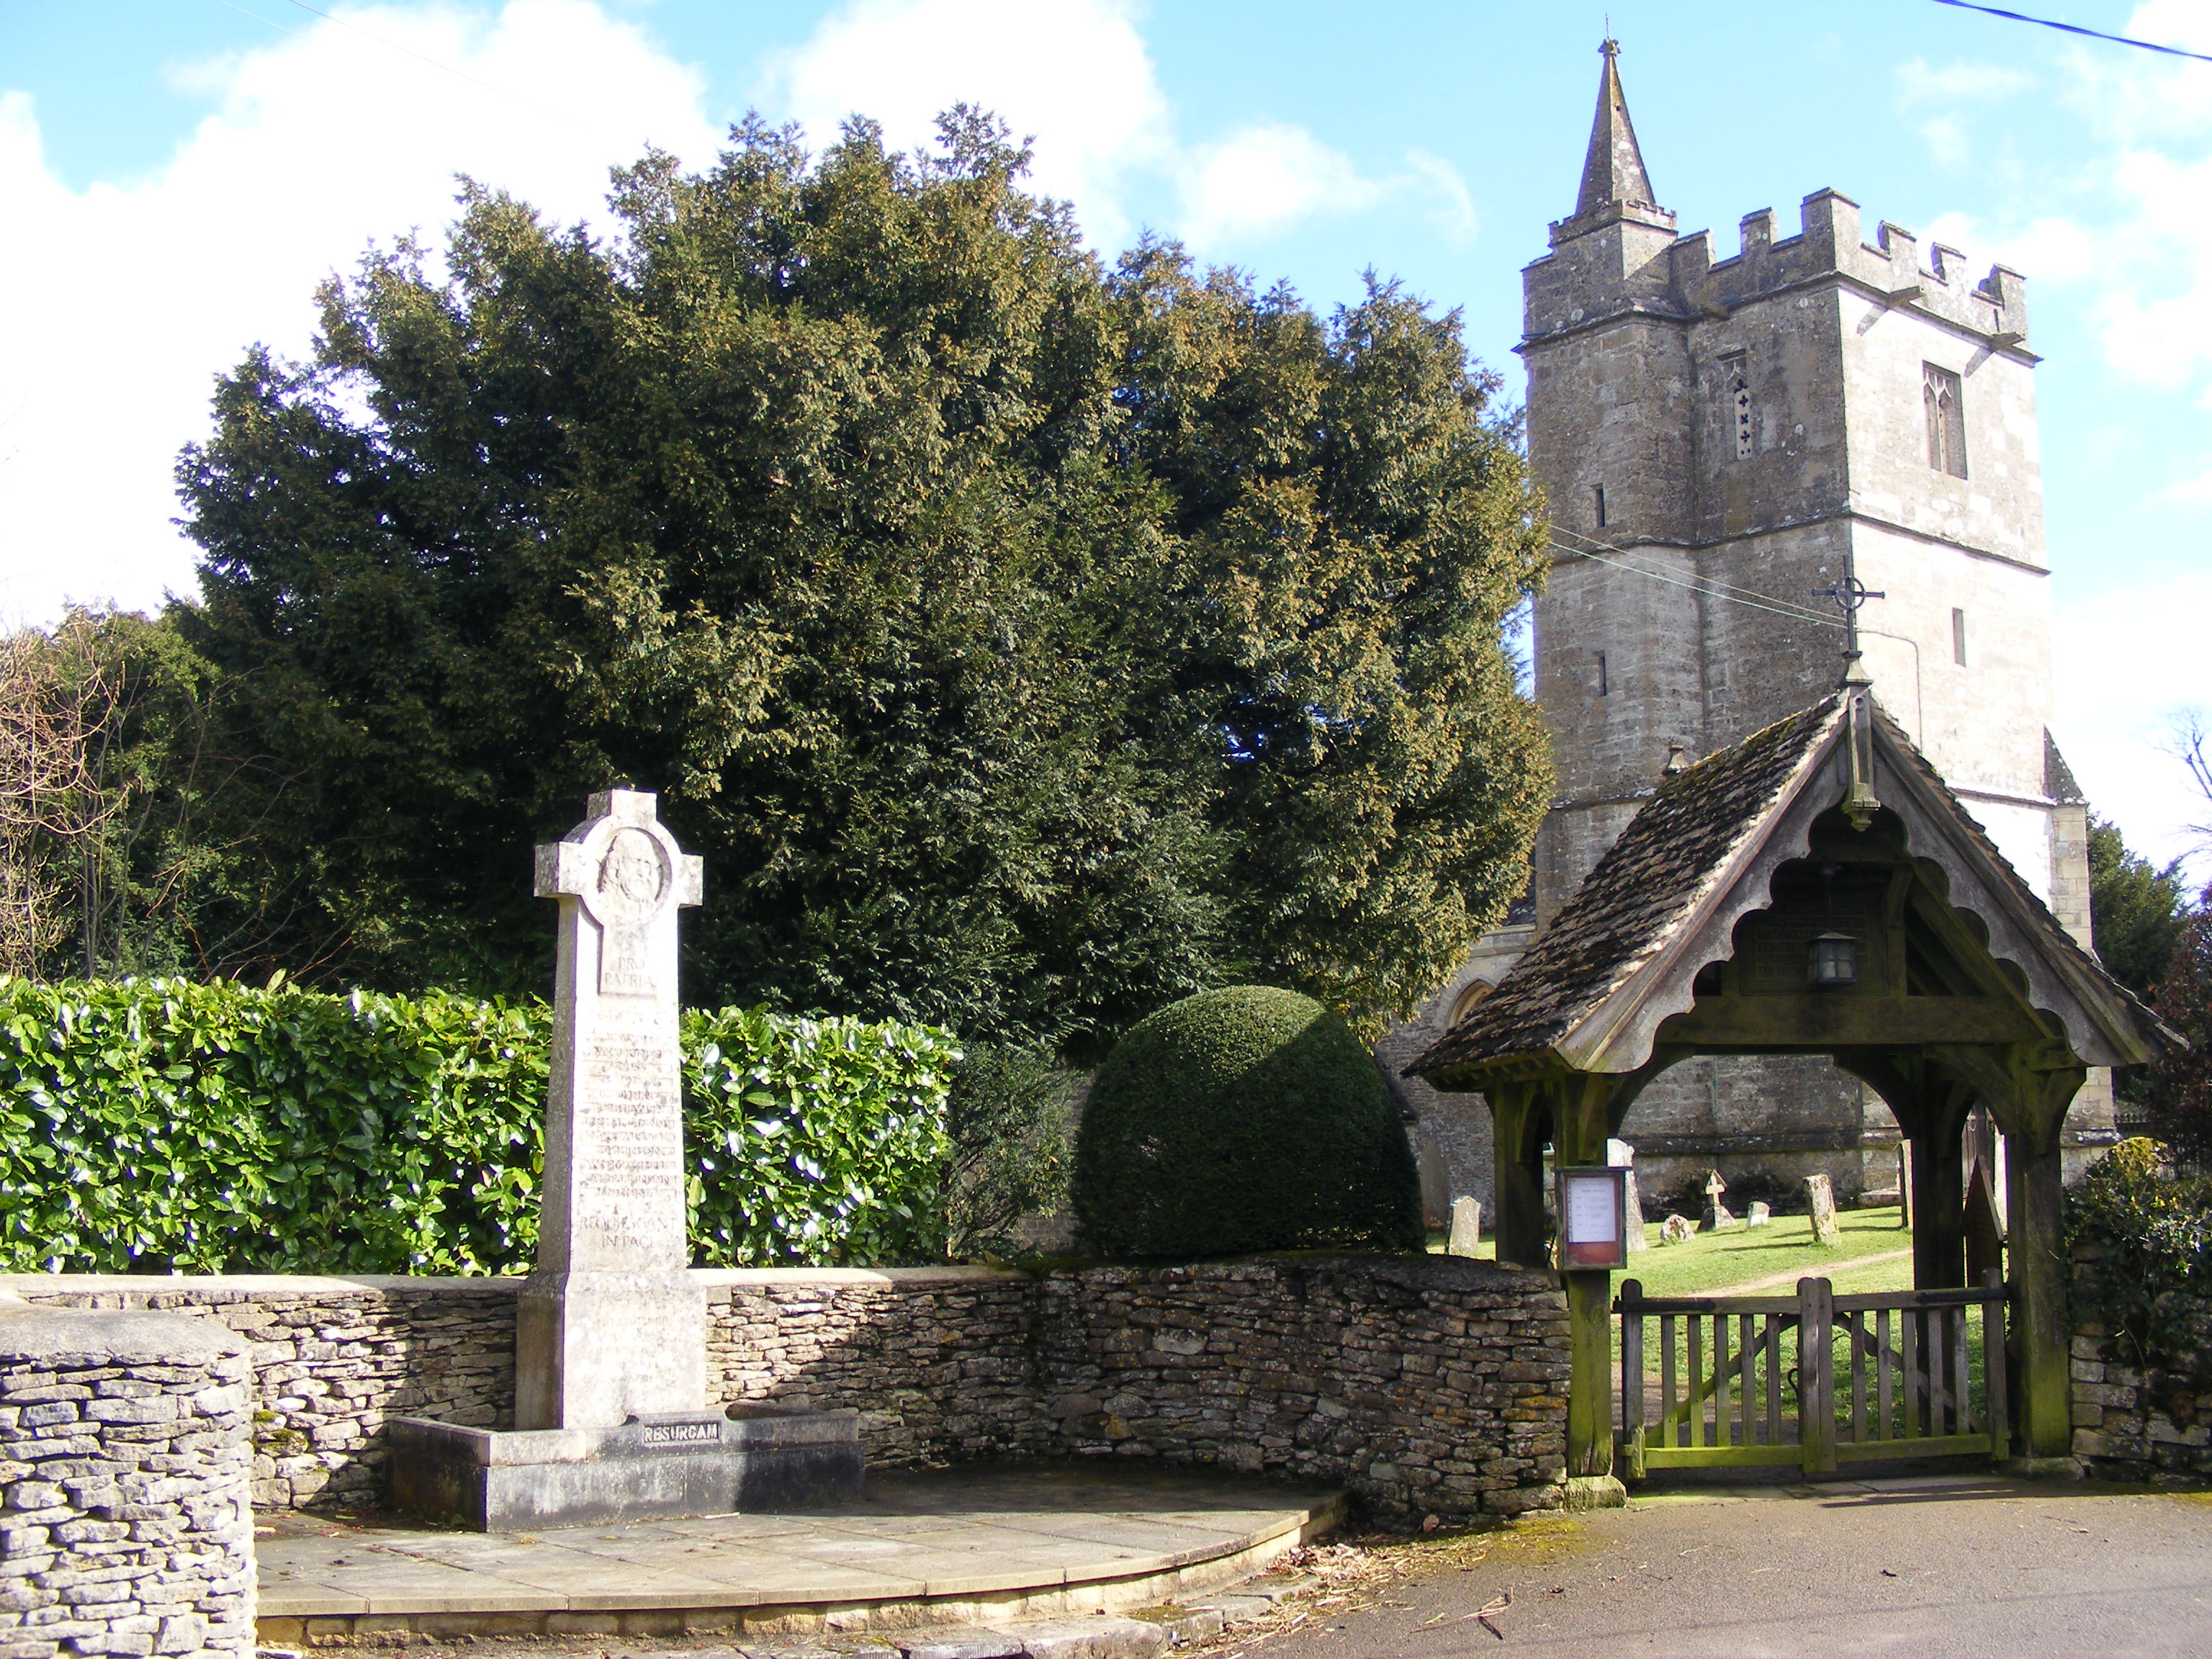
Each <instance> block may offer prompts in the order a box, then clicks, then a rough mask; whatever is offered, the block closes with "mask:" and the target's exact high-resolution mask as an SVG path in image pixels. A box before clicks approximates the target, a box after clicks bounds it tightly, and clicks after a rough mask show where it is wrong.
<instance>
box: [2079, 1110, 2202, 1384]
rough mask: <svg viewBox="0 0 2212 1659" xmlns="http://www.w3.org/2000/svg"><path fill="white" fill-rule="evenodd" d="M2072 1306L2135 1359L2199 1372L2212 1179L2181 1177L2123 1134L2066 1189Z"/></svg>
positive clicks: (2152, 1150)
mask: <svg viewBox="0 0 2212 1659" xmlns="http://www.w3.org/2000/svg"><path fill="white" fill-rule="evenodd" d="M2066 1236H2067V1246H2068V1253H2069V1255H2070V1256H2071V1258H2072V1261H2073V1264H2074V1286H2073V1296H2074V1304H2075V1306H2074V1313H2075V1317H2077V1318H2093V1319H2097V1320H2100V1321H2101V1322H2103V1323H2104V1324H2105V1326H2106V1328H2108V1329H2110V1330H2112V1332H2113V1333H2114V1334H2117V1335H2118V1337H2119V1338H2120V1339H2121V1340H2122V1341H2123V1342H2124V1343H2125V1344H2126V1345H2127V1346H2128V1347H2129V1348H2130V1351H2131V1352H2132V1354H2133V1357H2134V1358H2135V1359H2136V1362H2137V1363H2139V1364H2145V1365H2151V1366H2170V1365H2172V1364H2187V1365H2188V1366H2190V1367H2191V1368H2192V1369H2197V1370H2202V1369H2203V1367H2204V1366H2205V1365H2206V1364H2207V1356H2206V1355H2205V1353H2204V1352H2203V1349H2202V1339H2203V1332H2202V1329H2201V1325H2202V1321H2203V1309H2204V1308H2205V1307H2206V1306H2207V1305H2208V1304H2212V1176H2203V1175H2197V1176H2174V1175H2172V1173H2171V1172H2169V1171H2168V1170H2165V1169H2163V1168H2161V1167H2160V1156H2159V1149H2158V1148H2157V1147H2156V1146H2154V1145H2153V1144H2152V1143H2151V1142H2149V1141H2148V1140H2141V1139H2138V1140H2124V1141H2122V1142H2121V1143H2120V1144H2119V1145H2118V1146H2115V1147H2114V1148H2113V1149H2112V1151H2111V1152H2108V1153H2107V1154H2106V1156H2104V1157H2103V1158H2099V1159H2098V1160H2097V1161H2096V1162H2095V1163H2094V1164H2091V1165H2090V1166H2089V1168H2088V1170H2087V1173H2086V1174H2085V1175H2084V1176H2083V1177H2082V1180H2081V1184H2080V1185H2078V1186H2076V1187H2075V1188H2071V1189H2070V1190H2069V1192H2068V1193H2067V1194H2066Z"/></svg>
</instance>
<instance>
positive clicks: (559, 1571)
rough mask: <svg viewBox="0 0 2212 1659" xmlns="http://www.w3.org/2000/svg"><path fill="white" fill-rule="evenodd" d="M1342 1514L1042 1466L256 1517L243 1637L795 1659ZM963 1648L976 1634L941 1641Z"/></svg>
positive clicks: (1309, 1498)
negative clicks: (351, 1633)
mask: <svg viewBox="0 0 2212 1659" xmlns="http://www.w3.org/2000/svg"><path fill="white" fill-rule="evenodd" d="M1342 1508H1343V1504H1342V1498H1341V1496H1340V1494H1338V1493H1335V1492H1329V1491H1327V1490H1325V1489H1321V1488H1316V1487H1313V1486H1299V1485H1292V1484H1289V1483H1278V1482H1272V1481H1261V1480H1251V1479H1247V1478H1243V1477H1239V1476H1225V1475H1221V1474H1215V1473H1212V1472H1209V1471H1198V1470H1184V1469H1162V1468H1139V1469H1132V1468H1127V1467H1123V1466H1092V1465H1078V1466H1075V1467H1073V1468H1070V1467H1067V1466H1063V1465H1050V1464H1046V1465H1036V1466H1021V1465H1016V1466H1011V1467H1001V1466H983V1467H981V1468H960V1469H945V1470H934V1471H928V1472H923V1473H915V1474H887V1475H878V1476H873V1477H871V1479H870V1480H869V1482H868V1484H867V1486H866V1489H865V1490H864V1492H863V1493H862V1495H861V1498H860V1501H859V1502H858V1503H855V1504H842V1505H839V1506H836V1507H835V1508H830V1509H823V1510H809V1511H806V1512H804V1513H796V1514H783V1515H737V1516H712V1517H708V1518H705V1519H701V1520H680V1521H678V1520H655V1521H650V1522H638V1523H636V1524H634V1525H627V1526H610V1525H606V1524H605V1523H600V1524H595V1525H592V1526H586V1527H573V1528H538V1529H537V1530H534V1531H532V1532H526V1533H474V1532H460V1531H454V1530H450V1529H445V1528H439V1527H437V1526H435V1525H434V1524H431V1523H425V1522H416V1521H411V1520H409V1519H406V1518H404V1517H400V1516H389V1515H361V1516H351V1517H342V1516H297V1515H289V1514H288V1515H283V1516H263V1517H262V1519H263V1522H264V1535H263V1536H262V1537H260V1538H259V1539H258V1541H257V1553H258V1558H259V1564H260V1572H261V1593H260V1601H261V1607H260V1613H261V1627H262V1633H263V1638H264V1641H270V1642H273V1643H283V1642H285V1641H287V1640H288V1639H294V1638H304V1637H305V1636H307V1635H308V1634H310V1632H309V1629H308V1626H309V1625H310V1624H311V1623H312V1624H313V1627H314V1628H313V1632H312V1633H313V1634H314V1635H316V1636H319V1637H323V1636H328V1635H330V1634H332V1633H343V1631H344V1630H345V1629H347V1628H349V1627H357V1629H358V1631H359V1632H360V1633H364V1634H365V1633H367V1632H368V1631H370V1630H387V1631H388V1630H389V1629H391V1628H392V1627H393V1626H395V1625H397V1626H399V1627H401V1628H405V1627H407V1626H408V1625H409V1621H410V1620H424V1621H426V1622H425V1623H424V1624H423V1625H422V1628H424V1629H429V1628H432V1627H433V1625H432V1623H431V1622H427V1621H435V1628H436V1629H438V1630H440V1631H441V1632H453V1630H455V1629H456V1628H457V1626H456V1624H455V1620H457V1619H459V1620H464V1621H465V1620H466V1618H467V1616H468V1615H470V1614H471V1613H480V1614H483V1615H484V1617H485V1620H486V1623H485V1625H484V1626H483V1627H484V1628H485V1629H486V1630H487V1631H494V1630H496V1631H513V1630H515V1629H517V1628H529V1627H530V1623H529V1621H530V1620H531V1619H532V1617H533V1616H534V1617H536V1618H538V1619H539V1620H558V1619H559V1618H560V1617H561V1616H563V1615H575V1614H592V1615H615V1616H616V1617H617V1620H622V1621H624V1622H623V1625H622V1627H623V1628H624V1629H626V1630H627V1629H631V1628H633V1627H635V1629H637V1630H639V1631H641V1632H642V1631H644V1630H646V1629H647V1627H648V1626H651V1627H652V1628H653V1629H676V1630H682V1629H689V1628H692V1627H694V1624H695V1622H696V1626H697V1627H698V1628H702V1629H708V1628H718V1629H730V1628H738V1627H741V1628H747V1629H750V1628H754V1627H756V1626H757V1628H759V1629H760V1630H762V1631H769V1630H774V1631H776V1632H781V1638H780V1639H781V1643H782V1644H784V1645H787V1646H791V1647H794V1648H796V1647H803V1646H804V1645H805V1631H806V1630H808V1629H820V1630H829V1629H832V1628H834V1629H835V1630H837V1631H846V1632H849V1631H855V1630H859V1629H863V1628H867V1627H870V1626H871V1625H872V1624H878V1623H879V1624H883V1625H884V1626H887V1627H904V1626H917V1625H927V1624H929V1623H931V1622H933V1621H937V1620H955V1619H957V1618H958V1617H960V1616H961V1613H962V1612H963V1607H965V1608H966V1609H968V1611H969V1616H970V1617H971V1618H972V1616H973V1612H972V1609H973V1606H974V1604H975V1603H976V1602H978V1601H987V1602H988V1603H989V1605H990V1606H991V1607H992V1608H993V1609H994V1613H993V1614H992V1615H990V1616H994V1617H995V1616H997V1614H998V1613H1006V1615H1007V1616H1013V1615H1015V1614H1017V1613H1020V1614H1026V1615H1029V1616H1050V1615H1055V1614H1063V1613H1091V1614H1096V1613H1102V1612H1111V1611H1114V1610H1116V1609H1122V1608H1128V1607H1139V1606H1144V1605H1147V1604H1149V1603H1152V1602H1158V1601H1163V1600H1165V1599H1168V1598H1169V1597H1170V1595H1174V1594H1177V1593H1180V1592H1182V1591H1184V1590H1187V1589H1191V1588H1193V1587H1194V1586H1197V1587H1203V1585H1204V1584H1206V1583H1225V1582H1226V1581H1227V1580H1228V1579H1230V1578H1234V1577H1249V1575H1251V1574H1253V1573H1255V1572H1257V1571H1261V1570H1262V1569H1263V1568H1264V1567H1265V1565H1267V1560H1268V1559H1272V1558H1273V1555H1275V1554H1278V1553H1280V1552H1281V1551H1282V1550H1284V1549H1288V1548H1290V1547H1293V1546H1295V1545H1297V1544H1298V1543H1301V1542H1304V1541H1307V1540H1309V1539H1311V1538H1314V1537H1317V1536H1319V1535H1321V1534H1323V1533H1325V1532H1327V1531H1328V1530H1329V1529H1330V1528H1332V1527H1334V1524H1335V1523H1336V1522H1337V1520H1338V1519H1339V1518H1340V1515H1341V1513H1342ZM1209 1572H1211V1573H1212V1574H1213V1576H1212V1577H1211V1578H1209V1577H1208V1576H1207V1575H1208V1574H1209ZM955 1602H958V1603H961V1604H963V1605H962V1606H961V1607H955V1606H952V1605H951V1604H952V1603H955ZM939 1603H944V1604H946V1605H944V1606H938V1605H935V1604H939ZM633 1616H634V1620H633ZM695 1616H696V1619H695ZM518 1618H519V1619H520V1620H521V1624H520V1626H518V1624H517V1620H518ZM671 1621H672V1622H671ZM544 1627H545V1628H548V1629H551V1628H554V1627H555V1625H554V1624H552V1623H548V1624H546V1625H545V1626H544ZM971 1636H972V1639H975V1640H987V1639H988V1638H986V1637H985V1636H983V1635H981V1633H975V1632H971V1633H970V1634H963V1635H962V1636H960V1637H958V1638H957V1639H958V1640H962V1641H967V1640H969V1639H971ZM724 1639H727V1638H724ZM946 1639H947V1640H948V1641H950V1640H954V1639H956V1638H953V1637H952V1636H950V1635H948V1637H947V1638H946ZM745 1645H746V1647H747V1649H748V1650H754V1649H755V1648H756V1647H757V1644H756V1643H750V1642H749V1643H747V1644H745ZM1071 1651H1073V1650H1071ZM945 1659H982V1656H965V1655H964V1654H963V1655H951V1654H948V1655H946V1656H945Z"/></svg>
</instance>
